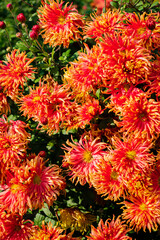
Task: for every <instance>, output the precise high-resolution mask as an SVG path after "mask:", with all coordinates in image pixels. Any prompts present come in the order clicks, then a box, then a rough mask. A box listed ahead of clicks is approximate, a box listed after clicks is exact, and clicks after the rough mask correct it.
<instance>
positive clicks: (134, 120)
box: [117, 94, 160, 138]
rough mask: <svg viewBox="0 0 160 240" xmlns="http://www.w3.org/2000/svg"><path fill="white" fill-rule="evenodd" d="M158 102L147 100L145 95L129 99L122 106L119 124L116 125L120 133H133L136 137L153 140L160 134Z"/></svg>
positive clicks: (159, 106) (159, 107)
mask: <svg viewBox="0 0 160 240" xmlns="http://www.w3.org/2000/svg"><path fill="white" fill-rule="evenodd" d="M159 112H160V102H156V101H155V100H154V99H147V96H146V95H145V94H139V96H136V97H134V96H133V95H132V96H131V97H130V99H129V100H128V101H126V103H125V104H124V106H123V109H122V112H121V113H120V114H119V115H120V116H121V122H117V125H118V126H119V127H122V128H121V131H127V132H128V133H129V132H134V133H135V134H136V135H137V136H141V137H146V136H147V138H154V137H155V135H156V134H159V133H160V115H159Z"/></svg>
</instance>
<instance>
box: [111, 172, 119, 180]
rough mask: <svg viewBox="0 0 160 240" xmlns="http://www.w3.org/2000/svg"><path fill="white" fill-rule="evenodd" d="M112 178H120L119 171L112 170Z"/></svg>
mask: <svg viewBox="0 0 160 240" xmlns="http://www.w3.org/2000/svg"><path fill="white" fill-rule="evenodd" d="M111 178H112V179H113V180H117V178H118V173H117V172H116V171H112V172H111Z"/></svg>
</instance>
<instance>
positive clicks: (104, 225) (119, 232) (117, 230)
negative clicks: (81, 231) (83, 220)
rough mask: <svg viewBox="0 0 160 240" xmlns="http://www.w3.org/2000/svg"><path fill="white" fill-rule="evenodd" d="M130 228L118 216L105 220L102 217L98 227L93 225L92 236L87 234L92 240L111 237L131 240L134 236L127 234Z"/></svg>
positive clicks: (116, 239)
mask: <svg viewBox="0 0 160 240" xmlns="http://www.w3.org/2000/svg"><path fill="white" fill-rule="evenodd" d="M129 231H130V229H129V228H128V227H127V225H126V224H125V223H124V221H121V220H120V218H119V217H118V218H117V219H115V217H114V216H113V219H112V220H111V219H107V220H106V221H105V222H103V220H102V219H101V220H100V222H99V224H98V227H97V228H95V227H93V226H92V227H91V233H90V236H87V239H90V240H104V239H111V240H131V239H132V238H131V237H129V236H127V233H128V232H129Z"/></svg>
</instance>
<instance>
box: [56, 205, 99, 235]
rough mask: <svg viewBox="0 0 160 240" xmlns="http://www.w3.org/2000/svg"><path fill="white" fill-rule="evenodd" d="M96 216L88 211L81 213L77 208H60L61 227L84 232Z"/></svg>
mask: <svg viewBox="0 0 160 240" xmlns="http://www.w3.org/2000/svg"><path fill="white" fill-rule="evenodd" d="M94 221H96V217H95V216H94V215H92V214H90V213H83V212H81V211H80V210H79V209H78V208H65V209H61V210H60V225H61V227H62V228H63V229H68V228H70V229H71V230H72V231H79V232H82V233H84V232H86V231H87V230H88V227H89V226H90V225H91V224H92V222H94Z"/></svg>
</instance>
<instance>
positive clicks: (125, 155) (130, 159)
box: [110, 135, 155, 178]
mask: <svg viewBox="0 0 160 240" xmlns="http://www.w3.org/2000/svg"><path fill="white" fill-rule="evenodd" d="M112 144H113V150H110V154H111V159H110V162H111V164H112V166H113V167H114V168H115V170H116V171H118V172H120V173H122V174H123V175H124V176H125V177H127V176H128V178H131V177H132V175H133V174H135V173H136V172H137V173H141V174H146V172H147V171H149V170H150V169H151V166H152V165H153V163H154V162H155V158H154V155H153V154H152V153H150V149H151V147H152V144H151V142H150V141H148V140H144V139H141V138H138V137H136V136H135V135H129V136H128V137H123V139H122V140H121V139H119V138H118V137H114V138H112Z"/></svg>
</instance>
